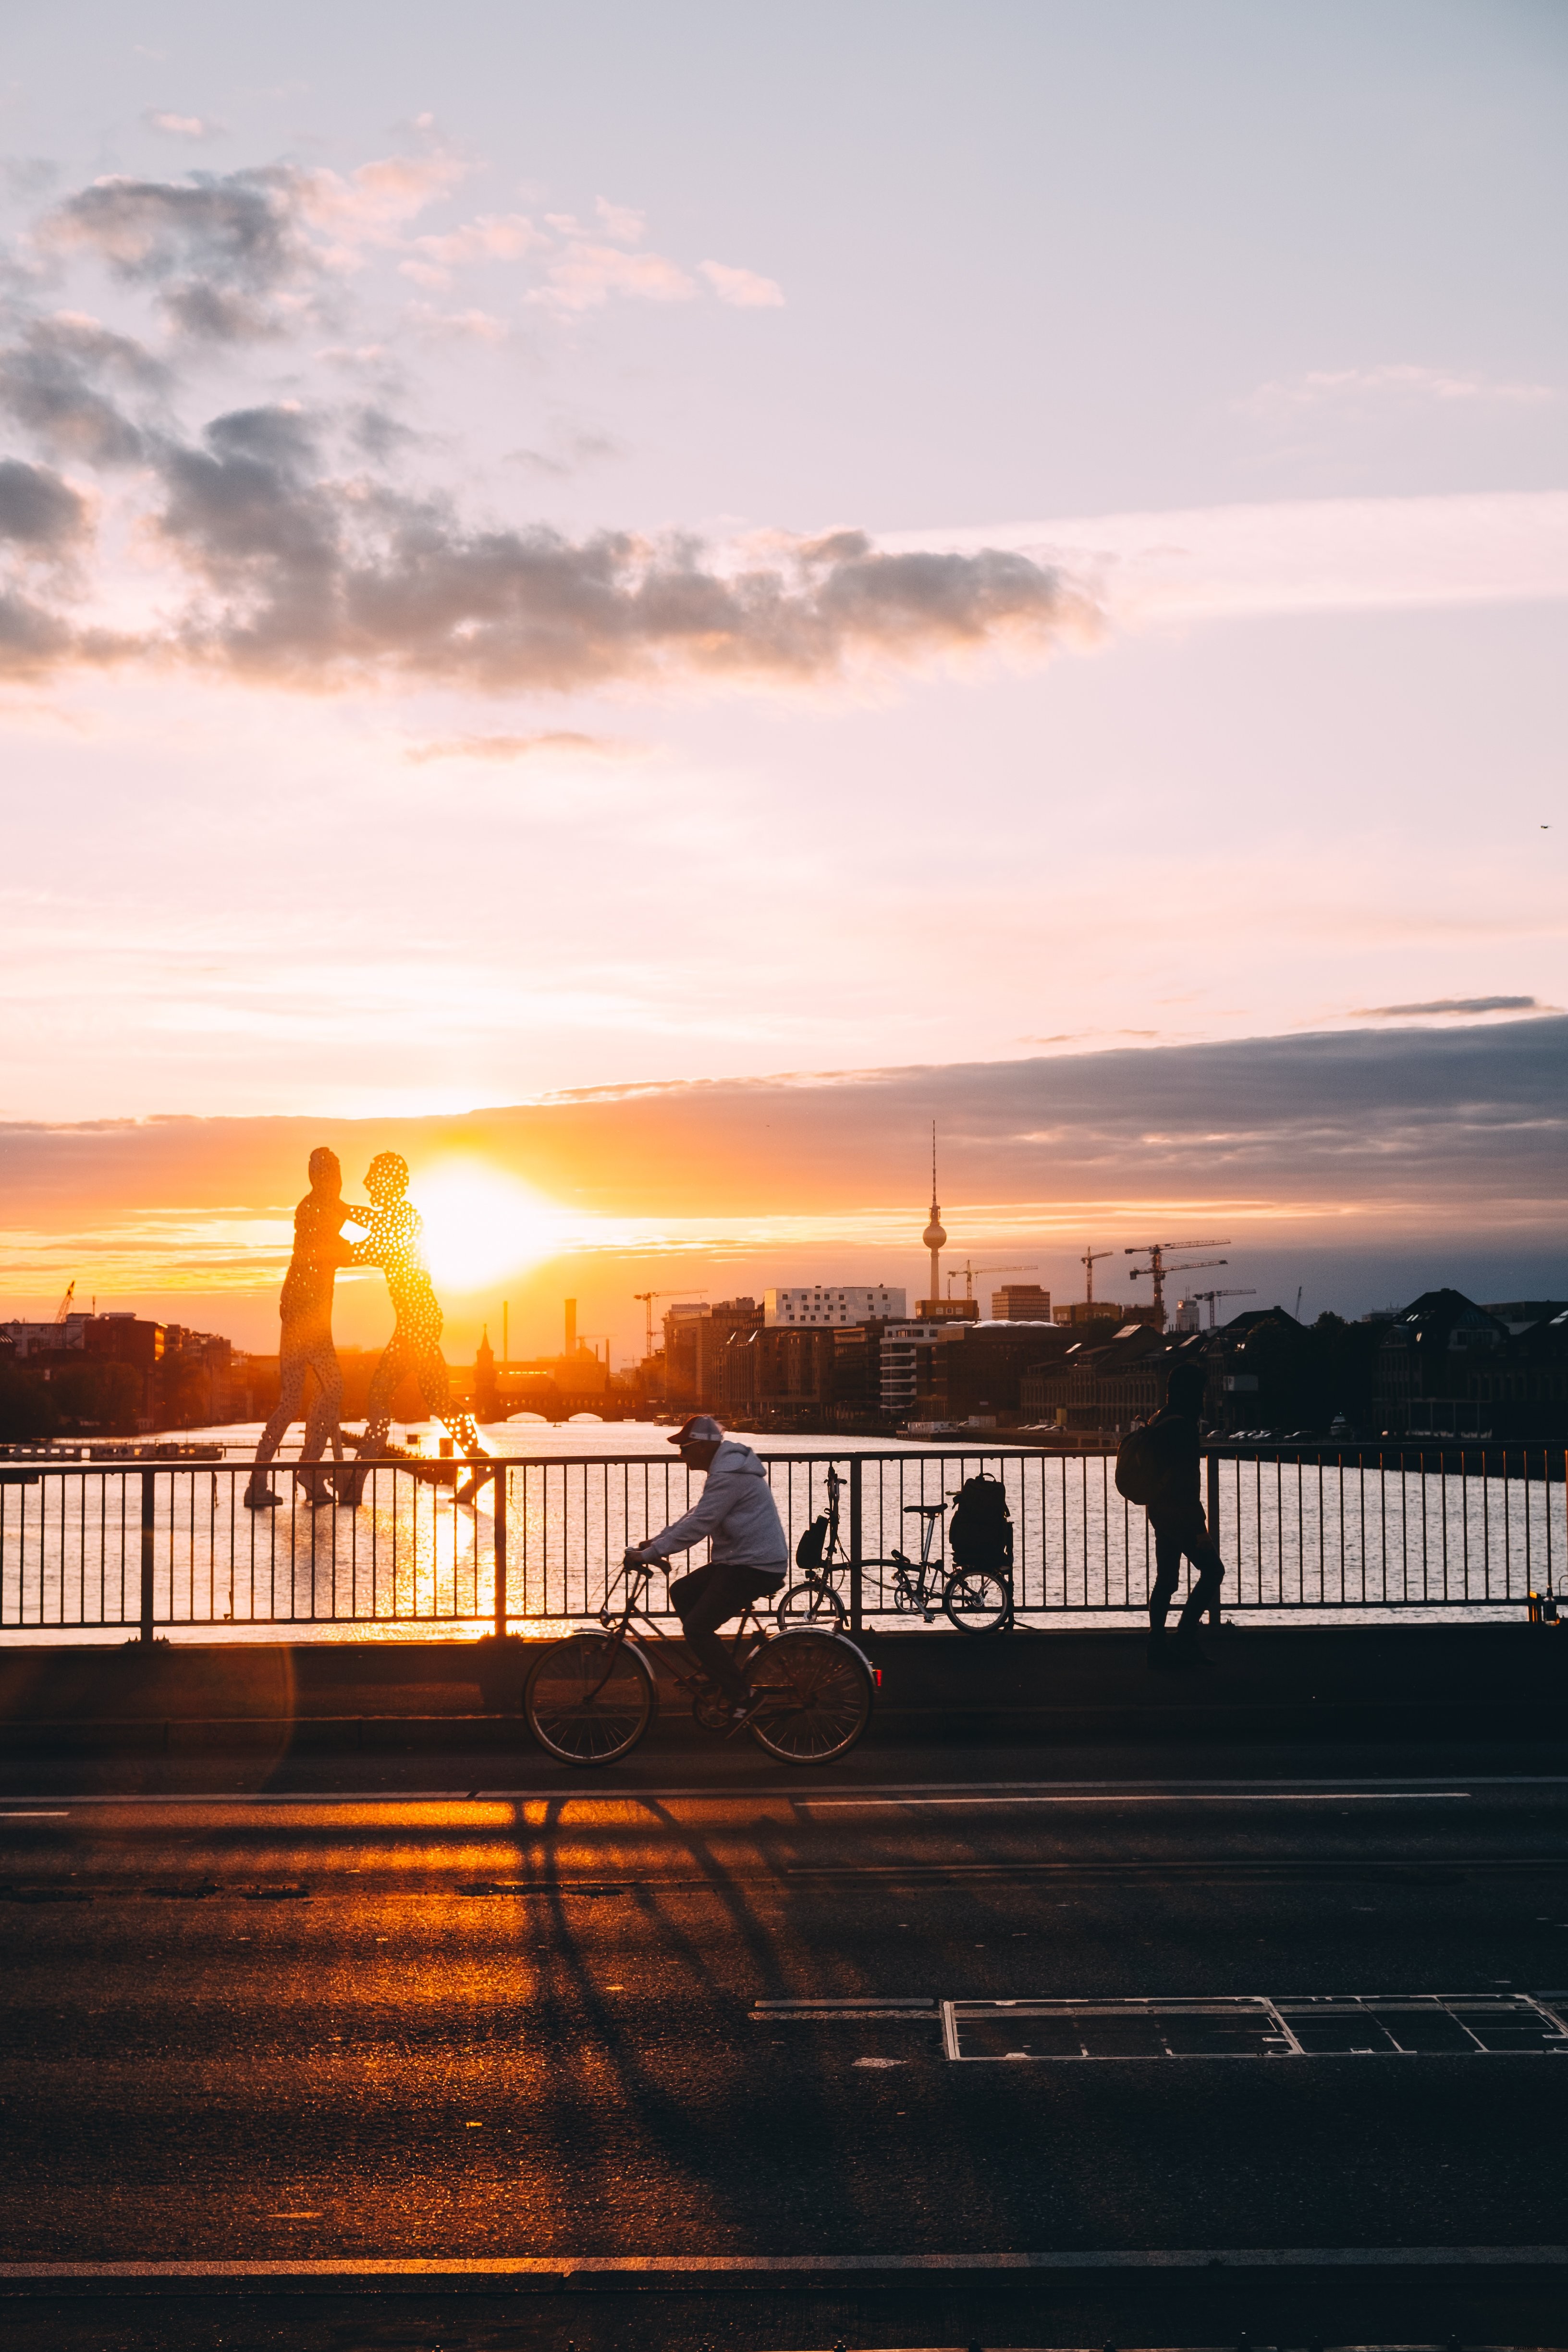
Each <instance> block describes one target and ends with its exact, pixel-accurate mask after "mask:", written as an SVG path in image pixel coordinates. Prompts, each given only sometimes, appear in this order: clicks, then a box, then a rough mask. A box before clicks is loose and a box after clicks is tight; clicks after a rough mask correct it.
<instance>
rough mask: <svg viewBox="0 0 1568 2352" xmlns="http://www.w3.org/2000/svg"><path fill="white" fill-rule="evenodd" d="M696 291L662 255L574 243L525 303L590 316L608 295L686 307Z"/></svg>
mask: <svg viewBox="0 0 1568 2352" xmlns="http://www.w3.org/2000/svg"><path fill="white" fill-rule="evenodd" d="M696 291H697V289H696V287H695V286H694V285H693V284H692V282H691V280H690V278H689V277H688V276H687V274H686V272H685V270H684V269H682V268H680V267H679V264H678V263H676V262H673V261H669V260H667V259H666V258H665V257H664V255H663V254H661V253H625V252H622V251H621V250H620V249H619V248H618V247H616V246H612V245H594V244H591V243H589V242H588V240H587V239H586V238H581V239H574V241H573V242H572V243H571V244H570V245H569V246H568V247H567V248H566V251H565V253H564V254H563V256H562V257H561V258H560V260H558V261H553V262H552V264H551V265H550V268H549V269H548V270H547V271H546V273H545V284H544V286H543V287H542V289H540V290H539V291H538V292H537V293H535V294H534V295H532V296H531V298H530V299H531V300H533V301H536V302H546V303H549V304H550V305H551V306H552V308H553V309H555V310H597V309H599V308H600V306H601V305H602V304H604V303H605V302H607V301H608V299H609V298H610V296H611V295H612V294H626V295H629V296H631V297H633V298H634V299H638V300H641V301H644V302H689V301H690V300H691V299H692V297H693V295H694V294H695V293H696Z"/></svg>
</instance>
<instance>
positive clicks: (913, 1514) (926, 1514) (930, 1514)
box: [904, 1503, 947, 1519]
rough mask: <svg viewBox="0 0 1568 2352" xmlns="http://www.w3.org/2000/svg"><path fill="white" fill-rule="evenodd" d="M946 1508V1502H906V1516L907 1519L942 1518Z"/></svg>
mask: <svg viewBox="0 0 1568 2352" xmlns="http://www.w3.org/2000/svg"><path fill="white" fill-rule="evenodd" d="M946 1508H947V1505H946V1504H945V1503H906V1504H905V1505H904V1517H906V1518H907V1519H912V1518H921V1519H940V1518H941V1517H942V1513H943V1511H945V1510H946Z"/></svg>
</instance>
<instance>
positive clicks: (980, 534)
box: [879, 490, 1568, 626]
mask: <svg viewBox="0 0 1568 2352" xmlns="http://www.w3.org/2000/svg"><path fill="white" fill-rule="evenodd" d="M879 544H880V545H881V546H882V547H884V548H887V549H889V550H892V549H897V548H900V547H910V546H923V547H927V548H937V547H950V548H959V549H963V548H972V547H975V546H978V545H984V546H990V547H999V548H1001V547H1011V548H1016V549H1017V550H1019V551H1021V552H1022V553H1025V554H1027V555H1030V556H1032V557H1033V558H1034V559H1035V560H1036V561H1037V562H1041V563H1046V564H1049V565H1052V566H1053V567H1055V568H1056V569H1057V570H1058V571H1059V572H1061V573H1062V574H1063V575H1064V576H1065V577H1067V578H1068V579H1070V580H1074V581H1076V582H1078V583H1079V584H1080V586H1081V587H1082V589H1083V591H1084V593H1086V594H1087V595H1089V597H1091V598H1092V599H1093V600H1094V602H1095V603H1096V604H1098V605H1100V607H1101V609H1102V610H1103V611H1104V612H1105V614H1107V616H1108V618H1109V619H1110V620H1111V621H1112V622H1113V623H1121V624H1124V625H1130V626H1138V625H1142V624H1145V623H1148V622H1158V621H1164V620H1171V621H1176V622H1179V623H1183V624H1185V623H1190V622H1194V621H1205V620H1228V619H1233V618H1248V617H1253V616H1258V615H1262V614H1275V613H1331V612H1341V613H1344V612H1392V611H1401V610H1405V611H1410V610H1421V609H1433V608H1443V607H1452V606H1458V605H1475V604H1503V603H1513V602H1523V601H1527V600H1532V599H1541V598H1549V599H1553V600H1555V599H1559V598H1562V597H1564V596H1568V493H1565V492H1563V491H1561V490H1529V491H1517V492H1513V491H1503V492H1497V493H1495V494H1494V493H1490V492H1483V493H1479V494H1474V493H1466V494H1463V495H1460V496H1458V497H1453V498H1408V499H1291V500H1282V501H1279V502H1277V503H1275V504H1273V505H1268V506H1229V507H1196V508H1186V509H1175V510H1170V511H1166V512H1163V513H1161V512H1158V511H1155V512H1152V513H1142V514H1115V515H1089V516H1082V517H1074V518H1068V519H1065V520H1054V521H1047V522H993V523H986V524H983V525H976V526H973V527H972V528H969V529H966V530H917V531H908V532H900V533H897V534H895V535H889V537H886V538H884V539H882V540H881V541H879Z"/></svg>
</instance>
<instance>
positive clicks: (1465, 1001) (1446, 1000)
mask: <svg viewBox="0 0 1568 2352" xmlns="http://www.w3.org/2000/svg"><path fill="white" fill-rule="evenodd" d="M1355 1010H1356V1014H1357V1017H1358V1019H1361V1020H1363V1021H1420V1020H1426V1019H1431V1018H1436V1016H1438V1015H1440V1014H1443V1013H1554V1012H1556V1011H1558V1010H1559V1008H1558V1007H1557V1006H1556V1005H1552V1004H1542V1002H1541V1000H1540V998H1539V997H1535V996H1434V997H1431V998H1429V999H1428V1000H1427V1002H1426V1003H1425V1004H1358V1005H1357V1006H1356V1008H1355Z"/></svg>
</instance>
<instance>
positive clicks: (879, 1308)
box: [763, 1282, 909, 1330]
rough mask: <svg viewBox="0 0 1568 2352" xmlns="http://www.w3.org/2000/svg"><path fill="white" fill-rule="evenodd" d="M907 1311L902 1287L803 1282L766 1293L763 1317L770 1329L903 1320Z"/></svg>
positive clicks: (764, 1292)
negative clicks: (899, 1288) (891, 1288)
mask: <svg viewBox="0 0 1568 2352" xmlns="http://www.w3.org/2000/svg"><path fill="white" fill-rule="evenodd" d="M908 1311H909V1310H908V1307H906V1305H905V1300H904V1293H903V1292H902V1291H901V1290H889V1289H888V1288H887V1287H886V1286H885V1285H879V1284H876V1283H858V1284H857V1283H843V1282H841V1283H837V1284H834V1283H821V1282H817V1283H803V1284H802V1285H801V1286H799V1287H798V1288H796V1289H793V1290H764V1291H763V1322H764V1323H765V1324H766V1326H767V1328H769V1329H770V1330H773V1329H774V1328H778V1327H780V1326H784V1327H786V1328H788V1327H793V1328H795V1329H796V1330H799V1329H802V1328H807V1327H809V1326H811V1325H813V1324H816V1325H823V1324H830V1325H844V1324H848V1323H868V1322H870V1321H871V1320H872V1318H873V1317H876V1318H880V1319H881V1320H882V1321H884V1322H885V1321H888V1320H893V1321H901V1320H902V1319H903V1318H904V1316H905V1315H906V1314H907V1313H908Z"/></svg>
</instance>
